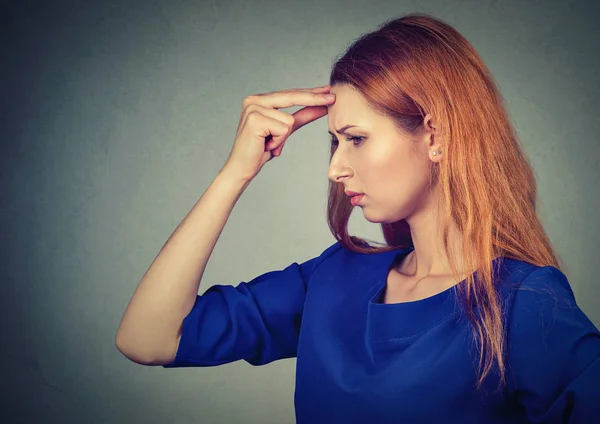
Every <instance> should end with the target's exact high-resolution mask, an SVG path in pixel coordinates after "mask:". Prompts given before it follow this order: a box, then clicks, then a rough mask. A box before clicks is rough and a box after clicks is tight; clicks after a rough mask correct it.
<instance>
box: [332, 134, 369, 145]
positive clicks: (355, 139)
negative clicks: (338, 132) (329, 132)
mask: <svg viewBox="0 0 600 424" xmlns="http://www.w3.org/2000/svg"><path fill="white" fill-rule="evenodd" d="M364 139H365V137H362V136H356V137H348V138H346V140H347V141H352V142H353V143H352V144H354V145H355V146H358V145H360V144H361V143H362V142H363V140H364ZM337 143H338V141H337V138H335V137H333V136H332V137H331V144H333V145H336V146H337Z"/></svg>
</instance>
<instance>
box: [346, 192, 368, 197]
mask: <svg viewBox="0 0 600 424" xmlns="http://www.w3.org/2000/svg"><path fill="white" fill-rule="evenodd" d="M344 193H346V195H347V196H349V197H353V196H359V195H361V194H364V193H357V192H355V191H345V192H344Z"/></svg>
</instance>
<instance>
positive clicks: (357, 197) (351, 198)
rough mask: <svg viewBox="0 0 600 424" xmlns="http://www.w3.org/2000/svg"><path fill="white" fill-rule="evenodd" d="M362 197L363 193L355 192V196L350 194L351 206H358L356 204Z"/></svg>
mask: <svg viewBox="0 0 600 424" xmlns="http://www.w3.org/2000/svg"><path fill="white" fill-rule="evenodd" d="M363 197H364V194H357V195H355V196H351V197H350V203H351V204H352V206H358V204H359V203H360V201H361V200H362V198H363Z"/></svg>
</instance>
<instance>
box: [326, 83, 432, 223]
mask: <svg viewBox="0 0 600 424" xmlns="http://www.w3.org/2000/svg"><path fill="white" fill-rule="evenodd" d="M331 92H332V93H335V95H336V101H335V103H334V104H333V105H330V106H328V115H327V121H328V126H329V132H330V133H332V134H333V136H332V137H335V139H337V140H338V146H337V150H336V151H335V153H334V154H333V157H332V158H331V162H330V165H329V172H328V177H329V179H330V180H332V181H334V182H339V183H341V184H343V185H344V190H345V191H354V192H356V193H364V196H363V198H362V200H361V201H360V203H359V205H358V206H360V207H361V208H362V209H363V214H364V216H365V219H367V220H368V221H370V222H376V223H391V222H395V221H398V220H400V219H404V218H407V217H409V216H411V215H412V214H415V213H418V211H419V210H421V209H423V208H425V207H427V206H428V204H429V202H430V200H431V199H430V194H429V193H428V191H427V186H428V184H429V172H430V169H429V167H430V164H431V163H432V161H437V160H439V159H438V158H439V156H437V155H436V156H431V154H430V152H432V151H433V150H434V148H435V150H437V149H438V145H437V144H434V142H435V141H432V137H431V131H430V130H427V131H426V130H425V126H423V130H422V131H421V134H422V135H419V136H418V138H414V137H412V138H411V137H409V136H407V135H405V134H402V133H401V132H400V131H399V130H398V129H397V128H396V127H395V125H394V122H393V121H392V119H391V118H388V117H386V116H383V115H380V114H378V113H376V112H374V111H373V110H371V109H370V108H369V107H368V104H367V102H366V100H365V99H364V98H363V96H362V95H361V94H360V92H358V91H357V90H356V89H355V88H353V87H352V86H348V85H335V86H332V87H331ZM429 120H430V118H429V115H428V116H427V117H426V118H425V122H427V123H428V124H429ZM347 125H355V127H353V128H348V129H347V130H345V131H344V134H342V133H339V132H338V130H340V129H342V128H343V127H346V126H347ZM350 137H359V138H357V139H350Z"/></svg>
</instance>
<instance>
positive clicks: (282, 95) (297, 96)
mask: <svg viewBox="0 0 600 424" xmlns="http://www.w3.org/2000/svg"><path fill="white" fill-rule="evenodd" d="M329 94H332V95H333V98H332V99H328V98H326V97H325V96H326V95H329ZM252 101H253V103H255V104H258V105H260V106H264V107H268V108H272V109H281V108H286V107H292V106H326V105H329V104H331V103H333V102H334V101H335V94H333V93H327V94H325V93H312V92H310V91H290V90H287V91H277V92H273V93H269V94H264V95H261V96H256V97H254V96H253V97H252Z"/></svg>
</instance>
